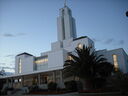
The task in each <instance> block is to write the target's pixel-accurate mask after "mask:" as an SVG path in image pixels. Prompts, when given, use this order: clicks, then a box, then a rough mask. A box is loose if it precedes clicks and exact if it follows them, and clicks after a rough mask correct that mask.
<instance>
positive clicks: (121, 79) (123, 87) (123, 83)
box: [110, 70, 128, 94]
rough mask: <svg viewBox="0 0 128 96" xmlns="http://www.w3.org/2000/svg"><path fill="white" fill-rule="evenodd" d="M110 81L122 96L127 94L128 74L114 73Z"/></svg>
mask: <svg viewBox="0 0 128 96" xmlns="http://www.w3.org/2000/svg"><path fill="white" fill-rule="evenodd" d="M110 81H111V82H112V85H113V87H114V88H115V89H117V90H120V92H121V93H122V94H126V92H127V91H128V73H123V72H121V71H120V70H119V71H117V72H115V73H114V75H113V76H112V77H111V78H110Z"/></svg>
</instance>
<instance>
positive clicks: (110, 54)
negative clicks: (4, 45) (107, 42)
mask: <svg viewBox="0 0 128 96" xmlns="http://www.w3.org/2000/svg"><path fill="white" fill-rule="evenodd" d="M57 31H58V32H57V33H58V34H57V35H58V36H57V37H58V40H57V41H56V42H53V43H52V44H51V50H50V51H48V52H43V53H41V55H40V56H39V57H35V56H33V55H32V54H29V53H26V52H24V53H21V54H18V55H17V56H16V57H15V74H14V75H12V76H7V77H3V78H2V79H6V81H7V83H6V84H8V86H10V87H14V88H20V87H23V86H32V85H33V84H36V85H38V86H39V87H40V88H47V84H48V83H49V82H51V81H54V82H56V83H57V87H59V88H64V87H65V86H64V81H65V80H64V79H63V75H62V69H63V65H64V63H65V61H66V60H67V59H68V58H70V57H69V56H68V53H69V52H73V51H74V50H75V48H76V47H79V48H81V47H82V46H83V45H85V46H88V47H91V48H92V49H95V46H94V41H93V40H91V39H90V38H89V37H88V36H82V37H77V34H76V24H75V19H74V18H73V16H72V11H71V9H70V8H69V7H68V6H67V5H64V7H63V8H61V9H60V10H59V16H58V18H57ZM96 51H97V53H98V54H103V55H104V57H105V58H107V59H108V62H111V63H112V64H114V67H115V68H116V69H119V68H120V69H121V71H122V72H124V73H127V72H128V55H127V54H126V53H125V51H124V50H123V49H122V48H119V49H114V50H96Z"/></svg>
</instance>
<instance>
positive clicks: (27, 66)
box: [15, 54, 34, 74]
mask: <svg viewBox="0 0 128 96" xmlns="http://www.w3.org/2000/svg"><path fill="white" fill-rule="evenodd" d="M19 59H21V73H20V74H22V73H28V72H33V70H34V57H33V56H29V55H26V54H23V55H20V56H16V60H15V73H16V74H19V73H18V63H19Z"/></svg>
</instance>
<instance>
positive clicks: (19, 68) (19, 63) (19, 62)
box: [18, 58, 21, 73]
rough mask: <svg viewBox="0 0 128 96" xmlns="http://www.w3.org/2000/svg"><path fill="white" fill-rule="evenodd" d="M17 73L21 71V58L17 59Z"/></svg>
mask: <svg viewBox="0 0 128 96" xmlns="http://www.w3.org/2000/svg"><path fill="white" fill-rule="evenodd" d="M18 73H21V59H20V58H19V61H18Z"/></svg>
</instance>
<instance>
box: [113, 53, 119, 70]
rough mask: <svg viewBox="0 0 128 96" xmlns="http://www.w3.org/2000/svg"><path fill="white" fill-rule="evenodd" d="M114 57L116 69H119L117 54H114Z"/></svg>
mask: <svg viewBox="0 0 128 96" xmlns="http://www.w3.org/2000/svg"><path fill="white" fill-rule="evenodd" d="M112 57H113V63H114V68H115V71H118V69H119V65H118V60H117V55H115V54H114V55H112Z"/></svg>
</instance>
